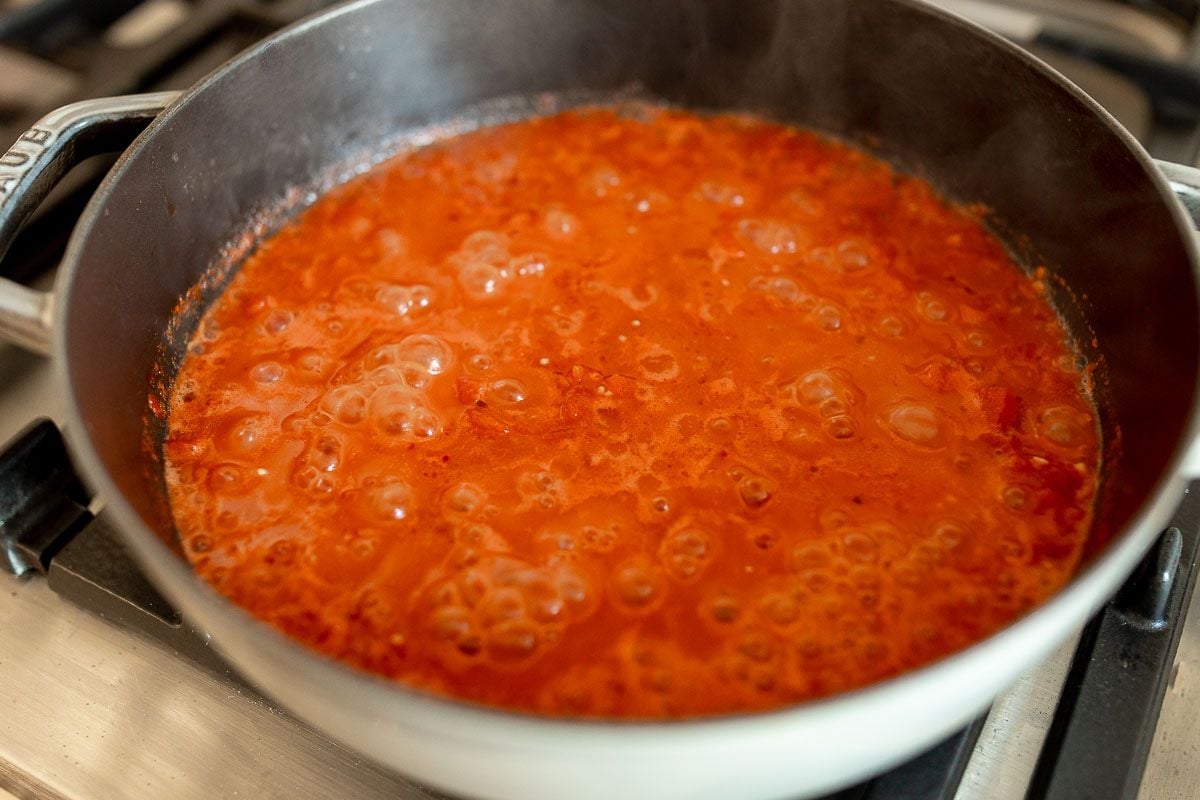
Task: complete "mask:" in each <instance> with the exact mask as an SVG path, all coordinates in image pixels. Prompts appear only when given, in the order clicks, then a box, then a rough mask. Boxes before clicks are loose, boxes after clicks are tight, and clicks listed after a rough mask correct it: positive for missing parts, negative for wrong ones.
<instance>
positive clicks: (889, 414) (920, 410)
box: [883, 400, 946, 448]
mask: <svg viewBox="0 0 1200 800" xmlns="http://www.w3.org/2000/svg"><path fill="white" fill-rule="evenodd" d="M883 420H884V423H885V425H886V426H887V428H888V430H890V431H891V432H892V433H893V434H894V435H895V436H896V437H898V438H900V439H903V440H904V441H906V442H910V443H912V444H915V445H919V446H921V447H927V448H936V447H941V446H942V445H943V444H944V443H945V438H946V423H945V422H944V420H943V418H942V415H941V413H940V412H939V411H937V410H936V409H934V408H933V407H931V406H928V405H925V404H924V403H918V402H916V401H915V400H904V401H901V402H899V403H896V404H894V405H892V406H890V407H889V408H888V409H887V410H886V411H884V414H883Z"/></svg>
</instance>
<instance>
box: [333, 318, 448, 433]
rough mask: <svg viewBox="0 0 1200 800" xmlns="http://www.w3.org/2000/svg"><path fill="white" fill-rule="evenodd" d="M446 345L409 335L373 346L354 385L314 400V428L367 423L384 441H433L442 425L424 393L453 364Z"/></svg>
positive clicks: (335, 388) (339, 387)
mask: <svg viewBox="0 0 1200 800" xmlns="http://www.w3.org/2000/svg"><path fill="white" fill-rule="evenodd" d="M454 357H455V356H454V349H453V348H452V347H451V346H450V344H449V343H447V342H446V341H444V340H443V339H440V338H438V337H436V336H430V335H428V334H412V335H410V336H406V337H405V338H403V339H401V340H400V341H399V342H396V343H394V344H386V345H381V346H379V347H376V348H375V349H374V350H372V351H371V352H369V353H368V354H367V355H366V356H365V358H364V359H363V360H362V362H361V364H360V365H359V368H358V370H357V372H356V373H354V372H352V373H351V374H356V378H355V379H354V380H351V381H348V382H345V383H340V384H338V385H336V386H331V387H329V388H328V389H326V390H325V392H324V393H323V394H322V395H321V397H320V398H319V399H318V401H317V409H318V410H317V412H316V414H315V415H314V417H313V418H312V421H313V422H314V424H318V425H319V424H328V423H329V422H336V423H337V424H339V425H346V426H356V425H360V424H370V425H372V426H374V428H375V429H376V431H377V432H379V433H380V434H383V435H384V436H386V437H393V438H399V439H406V440H411V441H421V440H426V439H431V438H433V437H435V436H437V435H438V434H439V433H440V432H441V429H442V420H441V419H440V418H439V417H438V415H437V414H436V413H435V412H434V411H433V409H432V408H431V403H430V400H429V397H428V390H429V388H430V387H431V385H432V382H433V380H434V379H435V378H437V377H438V376H440V375H442V374H444V373H445V372H446V370H447V369H449V368H450V365H451V364H453V363H454Z"/></svg>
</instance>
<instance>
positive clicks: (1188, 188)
mask: <svg viewBox="0 0 1200 800" xmlns="http://www.w3.org/2000/svg"><path fill="white" fill-rule="evenodd" d="M1154 163H1155V166H1157V167H1158V169H1159V171H1160V172H1161V173H1162V174H1163V175H1165V176H1166V178H1167V183H1168V184H1170V186H1171V191H1173V192H1174V193H1175V197H1176V198H1177V199H1178V200H1179V202H1180V204H1181V205H1182V206H1183V209H1184V211H1186V212H1187V213H1188V216H1189V217H1191V218H1192V225H1193V227H1195V228H1196V229H1197V230H1200V169H1196V168H1195V167H1188V166H1184V165H1183V164H1174V163H1172V162H1170V161H1155V162H1154Z"/></svg>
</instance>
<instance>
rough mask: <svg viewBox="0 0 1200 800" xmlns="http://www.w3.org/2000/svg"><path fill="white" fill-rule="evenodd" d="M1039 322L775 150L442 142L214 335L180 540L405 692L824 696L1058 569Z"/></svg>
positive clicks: (500, 135) (251, 267) (888, 672)
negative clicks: (405, 688) (403, 686)
mask: <svg viewBox="0 0 1200 800" xmlns="http://www.w3.org/2000/svg"><path fill="white" fill-rule="evenodd" d="M1043 289H1044V287H1042V286H1041V285H1040V284H1039V283H1038V282H1037V281H1035V280H1033V279H1031V278H1029V277H1028V276H1026V275H1025V274H1023V273H1022V272H1021V271H1020V270H1019V269H1018V268H1017V267H1016V265H1014V264H1013V263H1012V261H1011V259H1010V258H1009V256H1008V255H1007V254H1006V252H1005V250H1004V249H1003V248H1002V247H1001V246H1000V245H999V244H998V243H997V241H996V240H995V239H994V238H993V237H992V236H991V235H990V234H988V233H987V232H986V231H985V230H984V229H983V227H981V225H980V224H979V223H978V222H977V220H976V219H975V217H974V216H973V215H972V214H971V213H968V212H966V211H964V210H963V209H960V208H956V207H954V206H952V205H949V204H948V203H946V202H944V201H943V200H941V199H939V197H938V196H937V195H936V194H935V192H934V191H933V190H932V189H931V188H930V187H929V186H928V185H927V184H925V183H923V182H921V181H919V180H916V179H914V178H911V177H906V176H903V175H900V174H898V173H896V172H895V171H893V169H891V168H890V167H889V166H887V165H886V164H884V163H881V162H880V161H878V160H875V159H873V158H872V157H869V156H867V155H865V154H863V153H861V152H858V151H856V150H853V149H851V148H848V147H846V146H843V145H841V144H837V143H834V142H831V141H829V140H826V139H823V138H821V137H818V136H816V135H814V134H811V133H808V132H805V131H801V130H797V129H792V128H787V127H782V126H779V125H775V124H769V123H766V122H762V121H756V120H753V119H750V118H744V117H732V116H707V117H700V116H696V115H693V114H689V113H685V112H681V111H674V110H662V109H649V108H640V107H639V108H635V109H632V110H630V109H624V110H617V109H605V108H592V109H583V110H576V111H572V112H567V113H562V114H558V115H555V116H551V117H546V118H539V119H533V120H528V121H523V122H518V123H514V124H507V125H501V126H497V127H494V128H489V129H484V130H478V131H474V132H470V133H466V134H462V135H458V136H454V137H450V138H446V139H444V140H441V141H438V142H435V143H434V144H431V145H429V146H426V147H422V148H419V149H415V150H413V151H411V152H407V153H404V154H401V155H399V156H398V157H396V158H394V159H393V160H391V161H390V162H388V163H387V164H385V165H384V166H382V167H380V168H378V169H376V170H375V171H373V172H371V173H369V174H367V175H365V176H362V177H360V178H357V179H355V180H353V181H351V182H350V183H348V184H346V185H345V186H342V187H340V188H338V189H336V190H335V191H332V192H330V193H329V194H328V195H327V196H325V197H323V198H322V199H320V200H319V201H318V202H317V203H316V204H315V205H313V206H312V207H311V208H310V209H308V210H307V211H305V212H304V213H303V214H302V215H301V216H300V217H299V218H298V219H297V220H295V221H294V222H292V223H291V224H289V225H288V226H287V227H285V228H283V229H282V230H281V231H280V232H279V233H277V234H276V235H274V236H273V237H271V238H270V239H269V240H268V241H266V242H265V243H263V245H262V247H261V248H260V249H259V250H258V251H257V252H256V253H255V254H254V255H253V256H252V257H251V258H250V259H249V260H248V261H247V262H246V264H245V265H244V267H243V268H242V269H241V271H240V272H239V273H238V275H237V276H236V277H235V278H234V279H233V281H232V282H231V284H230V286H229V288H228V289H227V291H226V292H225V293H224V295H223V296H222V297H220V298H219V299H218V301H217V302H216V303H215V305H214V306H213V307H212V308H211V309H210V310H209V312H208V313H207V315H206V317H205V318H204V320H203V321H202V324H201V327H200V328H199V330H198V332H197V334H196V336H195V338H194V341H193V342H192V344H191V348H190V352H189V355H188V357H187V358H186V360H185V362H184V364H183V367H182V371H181V372H180V374H179V376H178V377H177V379H176V381H175V383H174V386H173V388H172V394H171V397H170V405H169V437H168V440H167V442H166V445H165V455H166V462H167V478H168V486H169V492H170V499H171V503H172V507H173V513H174V515H175V519H176V522H177V525H178V529H179V532H180V536H181V539H182V541H183V543H184V546H185V549H186V551H187V553H188V556H189V558H190V559H191V560H192V563H193V564H194V566H195V568H196V570H197V571H198V572H199V574H200V575H201V576H203V577H204V578H205V579H207V580H208V581H209V582H211V583H212V585H213V586H215V587H216V588H217V589H218V590H219V591H220V592H222V593H224V594H225V595H227V596H228V597H229V598H231V599H232V600H233V601H235V602H236V603H238V604H240V605H241V606H243V607H244V608H246V609H247V610H248V611H249V612H251V613H252V614H254V615H256V616H258V617H260V618H261V619H263V620H266V621H267V622H269V623H271V624H272V625H274V626H276V627H277V628H279V629H281V630H283V631H284V632H286V633H287V634H288V635H290V636H292V637H294V638H296V639H298V640H300V641H301V642H304V643H305V644H307V645H309V646H311V647H313V648H315V649H317V650H319V651H321V652H323V653H325V654H327V655H329V656H331V657H333V658H336V659H340V660H342V661H344V662H346V663H348V664H351V665H354V666H355V667H359V668H361V669H364V670H368V671H371V672H375V673H379V674H382V675H385V676H388V677H391V678H394V679H396V680H399V681H402V682H403V683H405V684H408V685H410V686H413V687H418V688H420V689H424V690H429V691H432V692H435V693H441V694H446V695H451V696H454V697H458V698H462V699H467V700H471V701H477V702H480V703H484V704H488V705H492V706H500V707H506V708H513V709H521V710H527V711H533V712H537V713H544V714H552V715H569V716H600V717H640V718H653V717H687V716H696V715H707V714H720V713H728V712H735V711H746V710H756V709H766V708H772V707H778V706H782V705H786V704H790V703H795V702H798V701H802V700H806V699H810V698H816V697H822V696H826V695H829V694H831V693H835V692H839V691H843V690H847V689H851V688H854V687H860V686H864V685H866V684H869V683H872V682H875V681H878V680H880V679H883V678H886V677H888V676H892V675H895V674H897V673H900V672H903V671H905V670H908V669H911V668H913V667H915V666H918V665H921V664H924V663H927V662H929V661H931V660H934V659H937V658H939V657H941V656H944V655H946V654H948V653H951V652H953V651H955V650H958V649H960V648H962V647H964V646H966V645H968V644H970V643H972V642H974V641H976V640H978V639H980V638H983V637H984V636H986V635H988V634H990V633H992V632H993V631H995V630H997V629H998V628H1000V627H1002V626H1004V625H1005V624H1007V623H1009V622H1011V621H1012V620H1014V619H1015V618H1016V617H1018V616H1019V615H1021V614H1022V613H1023V612H1025V611H1027V610H1028V609H1030V608H1031V607H1032V606H1034V605H1036V604H1037V603H1039V602H1041V601H1042V600H1044V599H1045V598H1046V597H1047V596H1049V595H1050V594H1052V593H1053V592H1054V591H1055V590H1057V589H1058V588H1059V587H1061V586H1062V585H1063V584H1064V583H1065V582H1066V581H1067V580H1068V578H1069V577H1070V575H1071V574H1072V572H1073V570H1074V568H1075V566H1076V564H1077V561H1078V559H1079V557H1080V553H1081V550H1082V545H1083V542H1084V540H1085V538H1086V535H1087V531H1088V528H1089V525H1090V521H1091V513H1092V512H1091V508H1092V500H1093V497H1094V494H1095V485H1096V471H1097V461H1098V441H1097V434H1096V431H1095V425H1094V422H1093V419H1094V411H1093V409H1092V407H1091V405H1090V403H1089V400H1088V398H1087V395H1086V393H1085V392H1084V390H1083V389H1082V388H1081V387H1082V386H1084V383H1085V382H1084V380H1083V376H1082V375H1081V373H1080V371H1079V368H1078V366H1077V365H1076V359H1075V356H1074V354H1073V352H1072V351H1071V349H1070V348H1069V347H1068V345H1067V344H1066V337H1065V332H1064V330H1063V329H1062V327H1061V325H1060V323H1059V322H1058V320H1057V318H1056V316H1055V314H1054V313H1053V311H1052V309H1051V307H1050V306H1049V305H1048V303H1047V301H1046V300H1045V299H1044V297H1043V294H1044V291H1043Z"/></svg>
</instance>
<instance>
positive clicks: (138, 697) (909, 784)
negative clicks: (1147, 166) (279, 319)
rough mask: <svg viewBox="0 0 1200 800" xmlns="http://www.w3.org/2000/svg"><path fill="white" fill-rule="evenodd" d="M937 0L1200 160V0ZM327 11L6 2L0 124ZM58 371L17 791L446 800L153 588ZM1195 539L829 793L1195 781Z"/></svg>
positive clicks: (35, 443)
mask: <svg viewBox="0 0 1200 800" xmlns="http://www.w3.org/2000/svg"><path fill="white" fill-rule="evenodd" d="M933 1H934V2H935V4H937V5H941V6H944V7H947V8H950V9H951V10H953V11H956V12H958V13H963V14H965V15H967V16H969V17H972V18H974V19H975V20H976V21H978V22H980V23H982V24H984V25H987V26H990V27H993V28H994V29H996V30H997V31H998V32H1000V33H1002V34H1003V35H1005V36H1008V37H1009V38H1011V39H1013V40H1014V41H1017V42H1018V43H1020V44H1022V45H1023V46H1026V47H1029V48H1030V49H1032V50H1034V51H1035V52H1036V53H1037V54H1038V55H1040V56H1042V57H1044V58H1046V59H1047V60H1048V61H1050V62H1051V63H1052V65H1054V66H1055V67H1056V68H1058V69H1059V70H1060V71H1063V72H1064V73H1066V74H1067V75H1068V76H1069V77H1071V78H1072V79H1073V80H1075V81H1076V82H1077V83H1079V84H1080V85H1081V86H1083V87H1084V88H1085V89H1086V90H1087V91H1088V92H1089V93H1091V94H1092V95H1093V96H1094V97H1096V98H1097V99H1098V100H1099V101H1100V102H1101V103H1102V104H1104V105H1105V106H1106V107H1108V108H1109V110H1110V111H1112V112H1113V113H1114V115H1116V116H1117V117H1118V119H1120V120H1121V121H1122V122H1123V123H1124V124H1125V125H1126V126H1127V127H1128V128H1129V129H1130V130H1131V131H1133V132H1134V134H1135V135H1136V136H1137V137H1138V138H1139V139H1140V140H1141V141H1143V142H1144V143H1145V144H1146V145H1147V146H1148V147H1149V148H1150V149H1151V150H1152V152H1154V154H1155V155H1157V156H1159V157H1163V158H1168V159H1172V160H1177V161H1186V162H1189V163H1196V162H1197V149H1198V147H1200V72H1197V71H1196V70H1195V68H1194V67H1193V66H1192V65H1193V64H1200V49H1197V47H1196V46H1195V45H1196V39H1197V35H1196V30H1197V28H1196V26H1197V18H1198V17H1200V3H1197V2H1194V1H1193V0H1140V2H1108V1H1106V0H1074V2H1072V0H933ZM329 4H330V3H328V2H321V0H19V1H18V2H12V0H10V1H9V2H8V3H4V2H3V0H0V138H3V139H4V140H5V141H4V143H3V144H4V145H7V144H8V143H9V142H11V141H12V140H14V139H16V137H17V136H18V135H19V133H20V132H21V131H23V130H24V129H25V128H26V127H28V126H29V125H30V124H31V123H33V122H34V121H35V120H36V119H37V118H38V117H39V116H40V115H42V114H43V113H45V112H46V111H48V110H50V109H51V108H52V107H54V106H57V105H61V104H63V103H67V102H71V101H73V100H78V99H83V98H86V97H96V96H103V95H113V94H121V93H128V92H138V91H151V90H156V89H165V88H183V87H186V86H188V85H190V84H191V83H194V82H195V81H196V80H198V79H199V78H200V77H202V76H203V75H204V74H206V73H207V72H208V71H210V70H211V69H213V68H214V67H216V66H217V65H218V64H220V63H221V62H222V61H224V60H225V59H227V58H228V57H230V56H232V55H233V54H234V53H236V52H238V51H239V50H241V49H243V48H245V47H246V46H248V45H250V44H251V43H253V42H254V41H256V40H258V39H259V38H261V37H262V36H265V35H267V34H269V33H270V32H271V31H273V30H275V29H276V28H278V27H280V26H282V25H284V24H286V23H288V22H290V21H292V20H294V19H296V18H298V17H300V16H303V15H305V14H308V13H310V12H312V11H315V10H318V9H319V8H321V7H323V6H325V5H329ZM1192 86H1195V87H1196V89H1195V92H1194V94H1193V93H1191V92H1190V88H1189V87H1192ZM108 163H109V162H107V161H105V160H104V159H99V160H96V161H94V162H93V163H91V164H88V165H85V167H83V168H81V169H79V170H77V171H76V173H75V174H74V175H73V176H72V179H71V180H70V181H67V182H65V183H64V184H63V185H62V186H60V187H59V189H58V190H57V191H56V192H55V194H54V195H53V196H52V197H51V198H50V200H48V201H47V203H46V204H45V205H44V206H43V208H42V209H41V211H40V213H39V214H38V216H37V217H35V219H34V220H33V221H31V223H30V224H29V225H28V226H27V228H26V230H25V232H24V233H23V235H22V236H21V237H20V238H19V239H18V241H17V243H16V245H15V246H14V248H13V250H12V251H10V253H9V255H8V256H7V257H6V258H5V259H4V260H3V262H2V263H0V273H2V274H5V275H7V276H11V277H15V278H17V279H19V280H23V281H25V282H28V283H32V284H36V285H40V286H46V285H47V284H48V283H49V281H50V280H51V277H52V272H53V267H54V265H55V264H56V263H57V260H58V258H59V257H60V256H61V252H62V248H63V247H64V246H65V243H66V239H67V237H68V235H69V233H70V229H71V225H72V224H73V221H74V218H75V216H76V215H77V214H78V212H79V210H80V209H81V208H82V206H83V204H84V203H85V202H86V200H87V197H88V195H89V193H90V191H91V190H92V188H94V186H95V183H96V181H97V180H98V179H99V177H101V176H102V175H103V172H104V170H105V169H106V167H107V165H108ZM50 372H51V370H50V368H49V364H48V363H47V362H44V361H42V360H40V359H38V358H37V357H35V356H31V355H29V354H26V353H23V352H21V351H19V350H16V349H13V348H10V347H6V346H4V345H0V443H3V442H6V441H7V442H9V444H8V446H6V447H5V448H4V452H3V453H0V566H4V565H7V569H8V570H9V571H13V572H19V573H23V575H22V576H21V577H15V576H10V575H4V574H0V590H2V591H3V594H0V670H2V671H3V674H4V678H5V679H4V680H3V681H0V798H4V797H5V793H6V792H7V793H10V794H12V795H15V796H17V797H20V798H69V799H70V800H75V798H100V797H103V798H107V797H122V798H159V797H172V798H180V799H181V800H187V799H188V798H212V797H264V796H266V797H275V796H280V797H355V798H376V797H378V798H384V797H388V798H411V799H412V800H429V799H431V798H438V797H441V796H440V795H438V794H437V793H436V792H434V791H432V790H430V789H427V788H425V787H421V786H418V785H415V784H414V783H412V782H411V781H409V780H407V779H405V778H404V777H402V776H399V775H395V774H393V773H390V772H388V771H387V770H384V769H382V768H380V767H378V766H376V765H374V764H372V763H370V762H368V761H367V760H365V759H363V758H361V757H359V756H357V755H355V754H354V753H352V752H350V751H348V750H346V749H345V748H343V747H341V746H340V745H338V744H336V743H334V742H332V741H330V740H329V739H327V738H325V737H324V736H322V735H321V734H319V733H317V732H315V731H313V730H312V729H311V728H309V727H307V726H306V725H304V724H303V723H301V722H298V721H296V720H295V719H293V718H292V717H291V716H289V715H288V714H287V713H286V712H284V711H282V710H281V709H279V708H277V707H276V706H275V705H273V704H272V702H271V701H270V700H269V699H267V698H264V697H263V696H261V695H260V694H258V693H257V692H256V691H255V690H254V689H253V688H252V687H250V686H248V685H247V684H246V683H244V682H243V681H242V679H241V678H240V677H239V676H238V675H237V674H236V673H235V672H233V671H232V670H231V669H230V668H229V667H228V666H227V665H226V664H225V662H224V661H222V660H221V657H220V655H219V654H218V653H217V652H216V651H215V650H214V649H213V648H212V647H210V643H209V642H208V641H207V640H206V639H205V638H204V637H203V636H201V635H200V634H197V633H196V632H195V631H193V630H192V629H191V628H189V627H188V625H187V623H186V621H185V620H182V619H181V618H180V617H179V615H178V614H177V613H176V612H175V611H174V609H172V608H171V606H170V605H169V604H168V603H167V602H166V601H165V600H163V599H162V598H161V597H160V596H159V595H158V593H157V592H156V591H155V590H154V589H153V587H152V586H151V585H150V584H149V583H148V582H147V581H146V580H145V579H144V578H143V577H142V576H141V574H140V572H139V571H138V569H137V567H136V565H135V564H134V563H133V562H132V561H131V560H130V559H129V557H128V556H127V555H126V553H125V551H124V549H123V547H122V545H121V543H120V540H119V537H118V536H117V535H116V533H115V531H114V530H113V529H112V527H111V526H110V525H109V524H108V522H107V520H106V517H105V514H104V512H103V509H102V507H101V506H100V505H99V503H98V502H97V501H95V500H93V499H92V498H90V497H89V496H88V495H87V493H86V492H85V491H84V490H83V488H82V486H80V485H79V483H78V481H77V479H75V478H74V476H73V473H72V471H71V468H70V463H69V460H68V459H67V457H66V454H65V451H64V450H63V448H62V443H61V438H60V436H59V433H58V430H57V428H56V427H55V426H54V424H53V423H52V422H50V421H41V422H36V420H38V419H39V418H45V417H48V418H50V419H54V418H55V417H57V416H59V414H58V398H57V396H56V390H55V388H54V386H53V383H52V379H51V374H50ZM1198 544H1200V491H1193V492H1190V493H1189V494H1188V496H1187V498H1186V499H1185V501H1184V503H1183V505H1182V506H1181V508H1180V509H1179V512H1178V514H1177V515H1176V517H1175V519H1174V520H1173V522H1172V524H1171V527H1170V528H1168V530H1167V531H1165V532H1164V534H1163V537H1162V538H1161V539H1160V542H1159V544H1158V545H1157V546H1156V548H1155V549H1154V550H1153V551H1152V553H1151V554H1150V555H1149V556H1148V557H1147V560H1146V562H1145V563H1144V565H1143V567H1142V569H1141V570H1140V571H1139V572H1138V573H1137V574H1136V575H1135V576H1134V578H1133V579H1131V581H1130V582H1129V584H1127V586H1126V587H1125V588H1124V589H1122V591H1121V592H1120V593H1119V594H1118V596H1117V597H1116V598H1114V600H1113V601H1112V603H1110V604H1109V605H1108V606H1107V607H1106V608H1105V609H1104V610H1103V611H1102V612H1101V613H1100V614H1099V615H1098V616H1097V617H1096V619H1095V620H1093V621H1092V622H1091V623H1090V624H1089V625H1088V626H1086V627H1085V628H1084V629H1083V630H1082V631H1081V632H1080V634H1079V636H1078V637H1077V639H1076V640H1074V641H1072V642H1070V643H1068V644H1066V645H1065V646H1064V647H1063V648H1062V649H1061V650H1060V651H1059V652H1058V653H1057V654H1056V655H1055V656H1053V657H1052V658H1051V659H1049V660H1048V661H1047V662H1046V663H1044V664H1043V665H1042V666H1041V667H1039V668H1038V669H1037V670H1034V671H1033V672H1031V673H1029V674H1028V675H1026V676H1024V677H1023V678H1022V679H1021V680H1020V682H1019V683H1018V684H1017V685H1016V686H1014V687H1013V688H1012V689H1011V690H1010V691H1009V692H1007V693H1006V694H1004V695H1003V696H1001V697H1000V698H998V699H997V701H996V703H995V704H994V705H993V707H992V708H991V709H990V711H989V712H988V713H987V714H986V715H985V716H984V717H981V718H980V719H979V720H977V721H976V722H975V723H973V724H972V725H970V726H969V727H968V728H967V729H965V730H964V731H962V732H960V733H958V734H956V735H955V736H953V737H951V738H950V739H948V740H947V741H946V742H944V743H942V744H941V745H939V746H938V747H936V748H934V749H933V750H931V751H930V752H928V753H926V754H924V755H922V756H920V757H918V758H917V759H915V760H914V761H912V762H910V763H909V764H905V765H901V766H900V767H898V768H896V769H895V770H893V771H892V772H889V773H887V774H885V775H882V776H879V777H878V778H876V779H874V780H872V781H869V782H868V783H866V784H863V785H861V786H857V787H853V788H851V789H847V790H845V791H843V792H841V793H839V794H837V795H836V796H835V797H836V800H893V799H895V798H905V800H934V799H935V798H936V799H937V800H950V799H951V798H958V800H992V799H993V798H995V799H997V800H1008V799H1009V798H1013V799H1015V798H1021V797H1026V798H1054V799H1055V800H1067V799H1068V798H1071V799H1072V800H1073V799H1074V798H1083V797H1097V798H1101V797H1102V798H1109V797H1112V798H1135V797H1138V798H1143V800H1169V799H1170V798H1185V797H1192V796H1194V795H1195V789H1194V787H1195V786H1196V785H1197V783H1198V779H1200V762H1198V761H1197V759H1196V758H1195V757H1194V756H1195V754H1196V753H1197V751H1198V750H1200V724H1197V723H1200V703H1197V702H1196V700H1195V698H1194V697H1192V695H1195V694H1197V692H1200V672H1198V670H1200V608H1195V609H1192V611H1191V613H1190V614H1188V613H1186V612H1187V610H1188V607H1189V606H1190V605H1191V596H1192V587H1193V584H1194V580H1195V577H1196V573H1197V570H1196V569H1195V567H1196V558H1197V549H1198V547H1197V545H1198ZM1197 602H1200V601H1197ZM1160 711H1161V713H1160Z"/></svg>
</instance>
